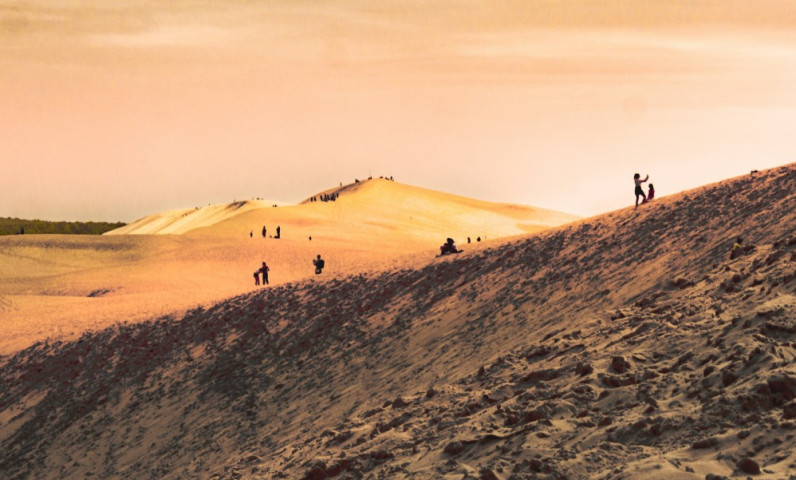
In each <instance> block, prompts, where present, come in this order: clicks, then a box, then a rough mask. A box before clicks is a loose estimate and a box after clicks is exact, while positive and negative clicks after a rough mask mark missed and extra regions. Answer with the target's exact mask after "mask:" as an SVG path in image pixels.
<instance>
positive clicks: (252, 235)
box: [249, 230, 254, 238]
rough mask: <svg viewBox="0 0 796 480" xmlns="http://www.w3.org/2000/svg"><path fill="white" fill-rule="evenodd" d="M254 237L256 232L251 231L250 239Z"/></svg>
mask: <svg viewBox="0 0 796 480" xmlns="http://www.w3.org/2000/svg"><path fill="white" fill-rule="evenodd" d="M253 237H254V230H251V231H250V232H249V238H253Z"/></svg>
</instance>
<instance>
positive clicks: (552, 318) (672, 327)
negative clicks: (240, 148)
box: [0, 165, 796, 479]
mask: <svg viewBox="0 0 796 480" xmlns="http://www.w3.org/2000/svg"><path fill="white" fill-rule="evenodd" d="M795 189H796V165H788V166H785V167H781V168H778V169H774V170H770V171H766V172H761V173H758V174H755V175H748V176H745V177H741V178H736V179H732V180H728V181H725V182H720V183H718V184H714V185H709V186H706V187H704V188H701V189H698V190H695V191H690V192H685V193H683V194H680V195H677V196H672V197H667V198H662V199H660V200H656V201H655V202H654V203H653V204H651V205H645V206H644V207H643V208H639V209H638V210H634V209H632V208H629V209H625V210H620V211H616V212H612V213H610V214H607V215H604V216H600V217H596V218H592V219H587V220H582V221H580V222H577V223H575V224H571V225H567V226H564V227H559V228H556V229H552V230H548V231H544V232H541V233H539V234H536V235H532V236H527V237H523V238H518V239H515V240H513V241H510V242H495V243H493V244H492V245H488V246H483V245H481V246H480V248H479V249H472V251H468V252H465V253H464V254H461V255H458V256H456V257H454V258H450V257H447V258H441V259H435V260H431V261H419V260H418V261H417V263H416V264H414V265H413V266H412V267H411V268H400V269H383V270H376V271H372V272H367V273H364V274H353V275H351V276H348V277H346V278H342V279H341V278H336V279H332V280H329V281H323V282H319V281H301V282H296V283H292V284H288V285H281V286H278V287H275V288H273V289H269V290H263V291H258V292H255V293H248V294H244V295H240V296H238V297H235V298H231V299H228V300H225V301H223V302H220V303H218V304H217V305H214V306H212V307H208V308H205V309H196V310H192V311H190V312H189V313H188V314H187V315H186V316H184V317H182V318H180V319H176V318H171V319H166V318H164V319H160V320H157V321H150V322H146V323H142V324H137V325H127V326H117V327H115V328H112V329H108V330H104V331H101V332H97V333H95V334H90V335H88V334H87V335H85V336H84V337H83V338H81V339H80V340H79V341H77V342H70V343H64V344H59V343H40V344H38V345H36V346H35V347H33V348H30V349H27V350H25V351H22V352H20V353H19V354H17V355H14V356H12V357H7V358H5V359H4V360H3V364H2V368H0V380H1V381H2V383H3V385H5V386H7V388H6V389H5V391H3V392H0V427H2V428H0V442H2V445H1V446H2V450H1V451H2V453H1V454H0V455H2V456H0V470H2V471H4V472H6V473H7V476H8V477H9V478H86V477H88V476H93V477H96V478H132V477H137V478H142V477H144V478H145V477H150V478H152V477H154V478H230V479H232V478H253V479H255V478H256V479H270V478H297V479H298V478H301V479H324V478H412V479H437V478H451V479H452V478H457V479H461V478H474V479H475V478H480V479H495V478H497V479H510V478H512V479H531V478H551V479H562V478H606V479H608V478H645V479H653V478H660V479H681V478H682V479H703V478H721V477H722V476H730V475H742V476H746V475H757V474H755V473H753V472H755V471H756V470H757V469H760V471H761V474H760V475H759V477H760V478H793V476H794V475H796V473H795V472H796V456H794V453H793V452H794V451H796V437H795V435H794V432H796V420H794V419H795V418H796V403H794V398H796V366H794V360H796V309H795V308H794V307H795V306H796V229H795V228H794V225H796V195H794V194H793V192H794V191H795ZM737 235H742V236H743V237H744V238H745V240H746V243H747V244H749V245H754V248H752V249H751V251H749V252H747V253H746V254H745V255H744V256H742V257H741V258H739V259H736V260H730V259H729V258H728V251H729V246H730V244H731V240H732V238H733V237H735V236H737ZM711 476H715V477H711Z"/></svg>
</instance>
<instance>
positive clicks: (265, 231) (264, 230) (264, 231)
mask: <svg viewBox="0 0 796 480" xmlns="http://www.w3.org/2000/svg"><path fill="white" fill-rule="evenodd" d="M266 233H267V230H266V229H265V225H263V238H265V234H266Z"/></svg>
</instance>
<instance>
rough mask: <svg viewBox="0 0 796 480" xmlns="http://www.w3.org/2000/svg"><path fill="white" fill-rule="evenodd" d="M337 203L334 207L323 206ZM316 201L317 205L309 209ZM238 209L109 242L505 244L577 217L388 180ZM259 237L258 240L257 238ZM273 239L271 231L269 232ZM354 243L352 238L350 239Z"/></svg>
mask: <svg viewBox="0 0 796 480" xmlns="http://www.w3.org/2000/svg"><path fill="white" fill-rule="evenodd" d="M324 196H326V197H332V196H334V197H335V200H334V201H321V198H323V197H324ZM311 198H315V199H318V201H311ZM275 205H277V204H274V202H268V201H262V200H247V201H235V202H232V203H230V204H225V205H209V206H207V207H201V208H200V207H196V208H191V209H181V210H172V211H168V212H162V213H158V214H154V215H149V216H147V217H144V218H142V219H139V220H136V221H135V222H133V223H131V224H129V225H126V226H124V227H121V228H118V229H116V230H113V231H111V232H108V233H107V235H121V234H126V235H130V234H204V235H224V236H229V235H240V234H246V233H248V232H249V231H251V229H255V230H257V228H256V227H258V226H259V225H263V224H265V225H270V226H271V227H272V229H273V226H274V225H276V224H278V225H281V226H283V227H285V230H286V231H287V230H289V231H290V232H292V233H293V236H294V237H296V236H298V237H301V238H306V237H308V236H310V235H314V237H316V238H323V236H324V235H327V236H329V237H344V238H346V237H351V236H352V233H353V234H355V235H362V236H375V237H376V238H378V239H379V240H380V241H389V242H390V243H398V242H409V243H410V244H414V241H417V240H424V241H439V240H440V239H444V238H445V237H446V236H455V237H457V238H459V239H461V240H464V239H465V238H466V237H468V236H470V237H472V239H473V240H475V238H476V237H478V236H481V237H485V238H486V237H489V238H497V237H505V236H509V235H517V234H521V233H531V232H536V231H540V230H543V229H545V228H549V227H553V226H557V225H561V224H564V223H567V222H571V221H573V220H576V219H577V218H578V217H576V216H574V215H569V214H565V213H561V212H556V211H553V210H546V209H542V208H534V207H528V206H524V205H513V204H501V203H493V202H486V201H482V200H474V199H471V198H466V197H461V196H457V195H452V194H449V193H443V192H438V191H434V190H429V189H425V188H420V187H414V186H411V185H405V184H401V183H398V182H394V181H391V180H387V179H384V178H375V179H369V180H362V181H357V182H355V183H351V184H348V185H341V186H340V187H336V188H331V189H328V190H325V191H323V192H320V193H318V194H316V195H313V196H312V197H310V198H308V199H306V200H304V201H302V202H301V203H300V204H298V205H284V204H280V205H279V206H278V207H277V208H274V206H275ZM255 233H260V232H259V230H257V231H255ZM270 233H271V234H272V235H273V233H274V232H273V230H272V231H271V232H270ZM346 239H347V240H349V238H346Z"/></svg>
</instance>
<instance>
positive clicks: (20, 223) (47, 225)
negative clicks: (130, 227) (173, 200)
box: [0, 217, 126, 235]
mask: <svg viewBox="0 0 796 480" xmlns="http://www.w3.org/2000/svg"><path fill="white" fill-rule="evenodd" d="M125 225H126V224H125V223H122V222H116V223H110V222H50V221H47V220H24V219H20V218H11V217H0V235H18V234H25V235H28V234H42V233H56V234H66V235H102V234H103V233H105V232H109V231H111V230H114V229H116V228H119V227H123V226H125Z"/></svg>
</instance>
